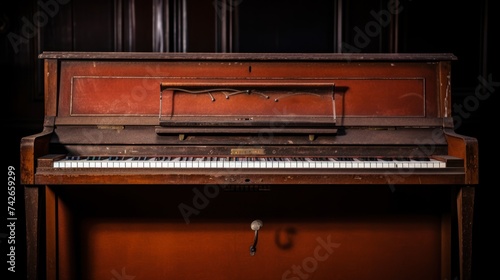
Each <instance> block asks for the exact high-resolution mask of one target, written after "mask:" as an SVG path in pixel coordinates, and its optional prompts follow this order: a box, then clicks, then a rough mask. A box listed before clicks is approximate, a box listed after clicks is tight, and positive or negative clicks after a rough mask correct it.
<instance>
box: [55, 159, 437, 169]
mask: <svg viewBox="0 0 500 280" xmlns="http://www.w3.org/2000/svg"><path fill="white" fill-rule="evenodd" d="M53 167H54V168H262V169H263V168H315V169H319V168H324V169H328V168H396V169H397V168H411V169H413V168H445V167H446V163H445V162H443V161H439V160H435V159H432V158H378V157H335V158H333V157H120V156H111V157H100V156H88V157H80V156H67V157H66V158H64V159H61V160H58V161H54V163H53Z"/></svg>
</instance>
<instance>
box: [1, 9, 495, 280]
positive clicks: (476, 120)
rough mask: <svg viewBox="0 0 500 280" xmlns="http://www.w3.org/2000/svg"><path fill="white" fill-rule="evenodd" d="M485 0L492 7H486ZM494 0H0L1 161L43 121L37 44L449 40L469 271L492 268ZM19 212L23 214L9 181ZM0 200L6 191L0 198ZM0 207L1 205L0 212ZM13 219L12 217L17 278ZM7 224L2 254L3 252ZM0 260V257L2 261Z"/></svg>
mask: <svg viewBox="0 0 500 280" xmlns="http://www.w3.org/2000/svg"><path fill="white" fill-rule="evenodd" d="M494 6H495V7H494ZM496 6H498V1H488V0H481V1H473V2H468V3H461V2H460V3H459V2H456V1H452V0H442V1H430V0H425V1H412V0H362V1H347V0H333V1H328V0H313V1H310V0H308V1H306V0H289V1H264V0H252V1H250V0H199V1H188V0H141V1H139V0H104V1H103V0H21V1H3V2H2V3H1V4H0V50H1V52H0V65H1V68H0V69H1V72H0V77H1V79H2V80H1V88H2V98H4V102H2V103H3V115H4V118H3V120H4V121H3V122H2V129H3V131H4V134H3V135H6V136H7V137H6V138H7V143H6V144H5V146H4V150H7V153H6V155H5V156H4V161H5V163H6V164H7V165H13V166H18V164H19V158H18V157H19V154H18V152H19V140H20V138H21V137H22V136H26V135H30V134H34V133H37V132H40V131H41V129H42V124H43V115H44V112H43V109H44V108H43V85H42V79H41V76H40V75H41V64H40V61H39V60H38V59H37V56H38V54H39V53H41V52H42V51H145V52H151V51H156V52H347V53H349V52H369V53H373V52H375V53H377V52H403V53H405V52H424V53H434V52H447V53H454V54H455V55H456V56H457V57H458V61H456V62H454V64H453V66H452V67H453V68H452V85H451V86H452V92H453V99H452V100H453V101H452V103H453V107H454V109H455V113H454V114H455V120H456V130H457V131H458V132H459V133H462V134H466V135H470V136H473V137H476V138H478V140H479V147H480V149H479V150H480V163H481V164H480V182H481V185H480V187H479V188H478V190H477V195H476V197H477V199H476V211H475V228H474V233H475V237H474V246H475V247H474V250H475V251H474V262H473V276H474V278H475V279H480V278H481V276H484V275H485V274H484V273H486V272H487V271H490V266H489V262H487V261H485V260H487V259H485V255H483V254H482V253H481V251H483V250H484V249H488V248H489V243H490V242H494V241H493V239H492V236H493V234H491V232H494V231H493V230H491V224H490V222H489V219H488V217H489V216H490V213H491V212H492V209H493V208H492V206H490V205H495V204H496V203H497V202H496V201H494V200H493V199H494V198H495V196H494V195H493V194H492V191H493V190H492V189H494V186H488V185H487V183H489V182H491V181H492V179H493V174H494V173H495V171H494V170H493V166H492V165H489V164H487V163H488V162H491V161H494V160H497V159H496V158H495V155H494V153H492V152H491V150H492V149H493V147H494V144H495V143H494V142H495V139H494V136H493V134H492V132H493V131H494V130H495V129H496V127H495V126H493V127H491V128H490V126H489V125H490V124H494V122H495V121H496V119H497V118H496V116H495V109H496V107H497V106H498V104H499V103H498V102H499V101H498V97H497V95H498V94H497V93H498V88H499V85H500V82H499V81H500V73H499V61H500V60H499V55H498V52H497V51H496V50H498V49H500V47H499V46H498V43H497V42H496V41H497V40H495V38H494V36H495V35H496V34H499V30H498V26H500V24H499V17H498V16H497V15H496V11H498V9H497V7H496ZM18 191H19V192H18V194H17V201H18V202H17V205H16V206H17V208H18V209H19V212H18V217H22V216H23V215H24V213H22V209H23V205H22V196H23V194H22V193H21V188H18ZM2 201H5V200H2ZM0 215H4V213H2V214H0ZM2 220H4V221H5V219H2ZM23 230H24V229H23V226H22V223H21V222H19V226H18V228H17V242H18V247H17V248H19V250H18V251H17V261H18V268H19V270H18V272H16V273H15V274H11V275H10V276H13V275H14V278H9V279H16V277H17V279H24V275H23V261H24V254H23V252H22V250H21V248H22V246H23V237H22V236H23ZM5 231H6V229H5V228H4V229H1V230H0V246H1V249H2V250H1V254H0V262H1V263H3V264H4V265H5V263H6V260H5V259H6V253H4V252H6V251H5V250H6V245H7V242H6V238H5V236H6V234H5ZM4 265H2V269H3V270H6V268H5V267H4Z"/></svg>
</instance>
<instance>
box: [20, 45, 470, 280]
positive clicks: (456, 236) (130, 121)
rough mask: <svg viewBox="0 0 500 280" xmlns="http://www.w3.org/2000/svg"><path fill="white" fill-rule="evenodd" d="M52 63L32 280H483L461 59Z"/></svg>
mask: <svg viewBox="0 0 500 280" xmlns="http://www.w3.org/2000/svg"><path fill="white" fill-rule="evenodd" d="M40 59H43V60H44V63H45V68H44V71H45V114H46V115H45V123H44V129H43V131H42V132H40V133H39V134H36V135H31V136H26V137H24V138H23V139H22V140H21V182H22V184H23V186H24V188H25V206H26V231H27V240H26V241H27V262H28V264H27V265H28V275H27V276H28V279H50V280H52V279H59V280H61V279H82V280H84V279H85V280H86V279H167V278H175V279H193V278H197V279H415V280H417V279H418V280H420V279H442V280H444V279H471V260H472V224H473V219H472V217H473V209H474V190H475V187H476V186H477V184H478V158H477V155H478V145H477V141H476V139H475V138H472V137H468V136H464V135H459V134H457V133H455V132H454V129H453V121H452V117H451V92H450V75H451V63H452V61H453V60H455V59H456V58H455V57H454V56H453V55H451V54H202V53H192V54H181V53H175V54H172V53H161V54H160V53H79V52H47V53H43V54H42V55H41V56H40Z"/></svg>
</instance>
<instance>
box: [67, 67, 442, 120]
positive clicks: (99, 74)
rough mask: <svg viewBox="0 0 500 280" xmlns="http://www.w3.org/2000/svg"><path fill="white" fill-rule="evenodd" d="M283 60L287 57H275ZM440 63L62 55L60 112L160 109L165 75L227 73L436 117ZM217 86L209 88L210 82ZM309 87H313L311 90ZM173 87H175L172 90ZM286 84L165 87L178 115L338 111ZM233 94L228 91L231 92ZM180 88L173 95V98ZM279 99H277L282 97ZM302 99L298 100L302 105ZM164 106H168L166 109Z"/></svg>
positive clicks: (353, 111)
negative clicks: (326, 87) (249, 88)
mask: <svg viewBox="0 0 500 280" xmlns="http://www.w3.org/2000/svg"><path fill="white" fill-rule="evenodd" d="M276 64H282V65H276ZM440 65H441V64H439V63H428V64H425V65H418V66H415V65H413V64H412V63H402V62H401V63H398V62H395V63H394V62H393V63H389V62H387V63H386V64H380V63H373V64H370V63H363V64H359V63H331V62H324V63H310V62H279V63H266V62H250V61H245V62H240V63H236V64H235V63H233V62H226V61H211V62H205V63H203V64H201V65H200V64H199V63H194V62H182V63H181V62H175V61H173V62H157V63H155V64H154V66H152V65H151V64H150V63H146V62H136V65H135V66H134V67H127V62H122V61H112V62H109V61H106V62H101V61H94V62H89V61H62V62H61V70H62V72H61V73H60V75H61V78H60V88H59V91H60V92H61V93H63V94H61V95H60V98H59V106H58V108H59V112H58V114H59V116H60V117H69V116H73V117H79V116H94V115H98V116H135V117H141V116H142V117H144V116H157V115H158V114H159V112H160V96H159V95H160V93H159V88H160V84H161V83H162V82H170V83H174V84H185V85H189V84H190V83H202V82H203V81H206V82H212V83H213V82H214V81H217V80H219V81H221V82H222V83H231V84H233V85H234V87H235V88H236V89H238V88H241V87H239V86H238V84H241V83H245V84H252V83H255V84H256V85H258V84H259V83H262V82H266V83H275V84H278V85H279V84H280V83H286V82H295V83H304V84H307V83H318V82H322V83H331V84H335V95H334V97H335V101H336V102H335V114H337V115H338V116H343V117H358V118H363V117H364V118H374V117H375V118H377V117H378V118H383V117H407V118H408V117H409V118H435V117H438V114H439V110H440V108H439V105H438V102H437V101H438V96H439V94H440V88H439V84H438V83H437V81H436V71H437V69H438V68H439V67H440ZM206 89H211V88H206ZM309 91H310V90H309ZM169 93H170V94H169ZM289 93H290V90H287V89H284V90H282V91H281V92H277V93H271V94H269V93H267V92H264V95H267V96H268V97H269V98H265V97H263V96H262V95H258V94H249V95H247V94H240V95H235V96H232V97H230V98H226V96H224V93H223V92H220V93H214V94H213V96H209V95H208V94H204V95H203V98H200V96H198V95H197V94H186V93H179V92H175V94H171V91H168V92H166V93H165V97H164V101H163V102H165V106H162V107H163V109H162V114H167V115H174V116H235V115H236V116H237V115H240V116H259V115H271V116H276V117H277V116H281V117H290V116H293V115H298V116H325V115H326V116H332V114H333V113H334V112H333V109H332V104H331V102H332V100H331V94H316V95H314V94H308V91H306V90H305V91H304V93H305V94H293V96H292V97H287V98H283V97H285V96H287V95H290V94H289ZM226 95H227V94H226ZM174 96H175V98H174ZM277 100H279V102H278V101H277ZM298 104H300V106H299V105H298ZM165 108H166V109H165Z"/></svg>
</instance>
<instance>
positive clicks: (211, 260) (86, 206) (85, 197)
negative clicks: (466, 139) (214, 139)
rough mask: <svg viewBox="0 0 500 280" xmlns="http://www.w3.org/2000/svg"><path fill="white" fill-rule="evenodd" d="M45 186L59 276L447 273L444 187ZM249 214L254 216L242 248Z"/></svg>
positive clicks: (324, 276)
mask: <svg viewBox="0 0 500 280" xmlns="http://www.w3.org/2000/svg"><path fill="white" fill-rule="evenodd" d="M51 189H53V190H54V193H55V195H56V201H57V206H56V207H57V211H56V213H57V214H56V217H55V219H56V225H57V227H56V232H57V234H50V233H48V234H47V236H48V237H49V238H50V236H56V242H55V243H56V246H55V248H54V250H55V252H53V253H51V252H50V250H51V248H47V250H48V253H49V254H48V256H49V257H50V256H53V257H54V258H56V259H57V260H56V262H57V266H56V268H55V270H56V271H55V273H54V274H55V275H58V279H82V280H83V279H116V280H120V279H357V280H360V279H415V280H417V279H418V280H421V279H445V278H450V274H451V272H450V269H451V267H450V263H451V259H452V257H451V252H450V251H451V250H450V243H451V233H450V219H449V217H450V215H449V210H450V209H449V206H450V196H449V189H447V188H443V187H422V186H412V187H409V186H408V187H396V188H394V187H392V188H390V187H388V186H342V187H338V186H279V187H272V188H265V191H258V190H256V189H252V188H250V189H251V190H249V191H248V190H247V191H245V190H235V189H233V188H228V189H231V190H232V191H226V190H224V189H223V188H222V187H220V186H217V185H211V186H64V187H57V188H55V187H54V188H52V187H51ZM49 207H50V206H49ZM47 219H50V217H47ZM255 220H261V221H262V223H263V226H262V228H261V229H260V230H259V231H258V240H257V243H256V253H255V254H254V255H251V254H250V246H251V245H253V244H254V241H255V240H254V237H255V232H254V230H252V229H251V223H252V222H253V221H255ZM49 243H50V242H49ZM49 263H50V261H49ZM49 270H50V269H49ZM49 275H51V273H50V271H49Z"/></svg>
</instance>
